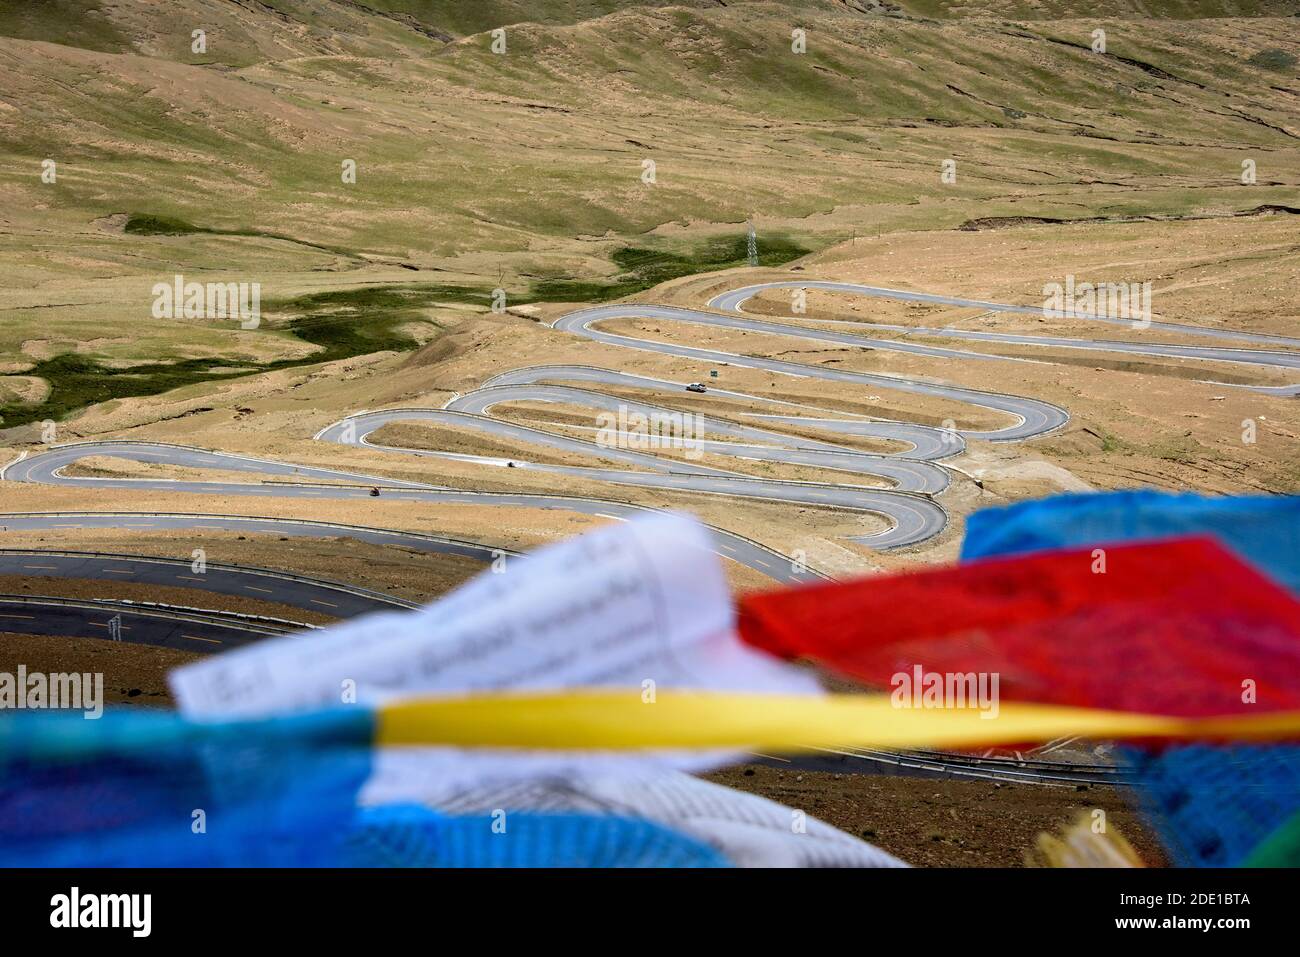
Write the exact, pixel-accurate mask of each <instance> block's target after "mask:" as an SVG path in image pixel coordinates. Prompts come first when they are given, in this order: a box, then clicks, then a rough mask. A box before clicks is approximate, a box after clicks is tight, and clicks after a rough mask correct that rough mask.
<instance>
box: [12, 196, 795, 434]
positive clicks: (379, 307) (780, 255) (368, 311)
mask: <svg viewBox="0 0 1300 957" xmlns="http://www.w3.org/2000/svg"><path fill="white" fill-rule="evenodd" d="M127 231H128V232H133V233H135V234H137V235H152V236H158V235H163V236H177V235H188V234H193V233H219V234H226V235H232V234H236V233H234V232H233V231H231V230H218V229H207V228H204V227H201V226H196V225H194V224H193V223H190V222H187V221H185V220H182V219H175V218H171V217H166V216H155V215H148V216H145V215H138V216H133V217H131V219H130V221H129V222H128V224H127ZM237 235H250V234H248V233H237ZM256 235H266V234H260V233H259V234H256ZM747 252H748V248H747V240H746V238H745V236H743V235H741V236H732V237H725V238H720V239H713V240H709V241H707V242H704V243H701V244H699V245H697V246H695V247H694V248H690V249H687V250H686V251H684V252H683V251H676V250H673V249H667V248H664V249H658V248H654V247H649V246H624V247H621V248H619V249H617V250H615V251H614V253H613V254H611V256H610V259H611V260H612V261H613V263H614V264H615V265H616V266H618V267H619V268H620V269H621V270H622V272H621V273H620V274H619V276H618V277H617V278H616V279H615V280H613V281H611V282H593V281H590V280H582V279H548V280H542V281H538V282H534V283H533V285H532V287H531V288H530V289H529V291H528V292H527V294H523V295H517V294H516V295H510V296H509V300H510V301H512V302H520V301H534V302H607V301H609V300H611V299H619V298H622V297H623V296H630V295H632V294H633V293H637V292H641V291H643V290H646V289H649V288H651V287H652V286H656V285H658V284H659V283H661V282H666V281H667V280H669V279H677V278H680V277H682V276H689V275H692V274H694V273H699V272H709V271H713V270H718V269H726V268H729V267H733V266H743V265H746V263H747V261H748V257H747ZM808 252H810V250H809V249H808V248H806V247H804V246H802V245H800V244H799V243H797V242H795V241H793V240H791V239H789V238H788V237H783V236H769V237H760V239H759V242H758V261H759V264H760V265H764V266H775V265H780V264H781V263H786V262H789V261H790V260H792V259H797V258H799V257H800V256H803V255H806V254H807V253H808ZM445 303H457V304H465V305H478V306H482V307H484V308H488V307H490V306H491V304H492V290H491V289H489V288H487V287H486V286H467V285H455V284H449V283H412V284H400V285H382V286H363V287H361V288H358V289H338V290H329V291H327V292H315V293H308V294H306V295H303V296H296V297H294V298H291V299H284V300H278V301H274V302H271V301H268V302H266V303H264V312H268V313H272V314H277V315H284V316H287V317H288V318H287V321H286V322H285V323H284V324H283V325H282V326H276V327H268V331H270V332H273V333H275V334H278V335H283V334H285V333H286V332H287V333H288V334H289V335H292V336H293V337H294V338H296V339H299V340H301V341H303V342H309V343H311V344H312V345H315V346H317V347H318V351H316V352H314V353H313V354H311V355H309V356H304V357H302V358H296V359H279V360H276V361H272V362H251V361H247V360H246V359H243V358H240V357H237V356H220V357H216V358H203V359H177V360H174V361H168V362H156V363H149V364H147V365H138V366H132V367H130V368H126V369H114V368H111V367H108V366H106V365H104V364H103V363H102V362H100V361H99V360H97V359H95V358H94V357H91V356H86V355H79V354H76V353H64V354H62V355H58V356H55V357H53V358H51V359H46V360H43V361H41V362H39V363H37V364H36V365H35V366H34V367H33V368H32V369H30V370H29V371H27V372H25V373H24V375H32V376H40V377H41V378H43V379H45V380H46V381H47V382H49V384H50V394H49V395H48V396H47V397H46V399H45V401H44V402H41V403H39V404H36V405H24V404H21V403H9V404H7V405H0V424H3V426H4V427H6V428H10V427H13V426H16V425H24V424H27V423H29V422H41V421H44V420H46V419H52V420H54V421H59V420H61V419H64V418H66V417H67V416H69V415H71V414H72V413H74V412H76V411H78V410H79V409H83V408H85V407H86V406H88V405H94V404H96V403H100V402H108V401H111V400H114V399H124V398H132V397H141V396H150V395H158V394H160V393H162V392H169V391H171V390H173V389H178V388H181V387H183V386H187V385H193V384H195V383H199V382H209V381H214V380H220V379H233V378H239V377H241V376H248V375H256V374H259V373H264V372H273V371H276V370H278V369H289V368H293V367H295V366H305V365H316V364H318V363H322V362H335V361H338V360H340V359H349V358H352V357H353V356H359V355H368V354H370V353H374V352H409V351H412V350H414V349H416V348H418V346H419V343H418V342H416V340H414V339H412V338H411V337H410V336H408V335H406V334H405V333H404V332H402V331H401V327H402V326H403V325H406V324H408V323H411V322H425V323H427V322H430V320H429V318H428V317H427V316H426V315H425V314H424V312H423V310H425V309H427V308H430V307H433V306H436V305H439V304H445ZM232 365H239V366H240V367H241V368H240V369H238V370H232V369H231V368H230V367H231V366H232Z"/></svg>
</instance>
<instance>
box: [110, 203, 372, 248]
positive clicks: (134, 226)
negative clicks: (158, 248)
mask: <svg viewBox="0 0 1300 957" xmlns="http://www.w3.org/2000/svg"><path fill="white" fill-rule="evenodd" d="M122 229H123V231H124V232H127V233H130V234H132V235H135V236H192V235H208V236H251V237H255V238H258V239H278V240H280V241H281V242H286V243H297V244H298V245H299V246H308V247H310V248H312V249H320V250H323V251H325V252H330V253H338V254H339V255H341V256H350V257H353V258H355V257H356V255H357V254H356V253H355V252H353V251H352V250H350V249H343V248H341V247H339V246H325V245H322V244H321V243H311V242H307V240H305V239H297V238H295V237H293V236H286V235H284V234H283V233H271V232H266V231H265V230H261V229H222V228H220V227H217V226H196V225H195V224H194V223H191V222H189V221H188V220H184V219H179V218H177V217H174V216H156V215H153V214H151V213H133V214H131V216H129V217H128V218H127V221H126V225H125V226H123V227H122Z"/></svg>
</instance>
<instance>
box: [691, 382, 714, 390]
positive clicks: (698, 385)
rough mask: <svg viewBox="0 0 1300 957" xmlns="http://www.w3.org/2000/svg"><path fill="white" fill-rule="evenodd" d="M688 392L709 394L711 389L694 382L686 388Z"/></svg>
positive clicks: (701, 383)
mask: <svg viewBox="0 0 1300 957" xmlns="http://www.w3.org/2000/svg"><path fill="white" fill-rule="evenodd" d="M686 391H687V392H708V391H709V387H708V386H707V385H705V384H704V383H703V382H692V383H691V384H690V385H688V386H687V387H686Z"/></svg>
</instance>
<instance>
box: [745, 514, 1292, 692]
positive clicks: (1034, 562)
mask: <svg viewBox="0 0 1300 957" xmlns="http://www.w3.org/2000/svg"><path fill="white" fill-rule="evenodd" d="M740 634H741V636H742V637H743V638H744V640H745V641H746V642H748V643H749V644H751V645H753V646H755V647H757V648H762V649H764V650H766V651H769V652H771V653H773V654H775V655H778V656H780V657H783V658H799V657H806V658H811V659H813V660H815V661H816V662H818V663H819V664H821V665H823V666H824V667H826V668H828V669H830V670H833V671H838V672H840V673H843V674H845V675H848V676H851V677H854V678H857V679H859V680H861V681H863V682H866V683H868V684H871V685H875V686H880V687H884V688H889V687H895V688H898V687H901V684H902V682H903V681H904V679H903V678H900V677H897V676H900V675H907V676H908V679H907V680H912V676H913V675H916V674H918V672H917V671H916V670H915V669H916V667H917V666H920V668H921V672H922V673H925V674H932V675H970V674H972V673H974V674H975V675H981V674H983V675H996V676H997V685H996V686H995V687H997V688H998V693H999V694H1000V695H1001V696H1003V697H1004V698H1005V699H1006V700H1008V701H1036V702H1043V703H1051V704H1064V705H1075V706H1079V707H1091V708H1107V709H1114V710H1122V711H1135V712H1143V713H1147V714H1165V715H1176V716H1183V717H1200V716H1208V715H1218V714H1234V713H1250V712H1252V711H1258V712H1263V711H1278V710H1292V709H1300V602H1297V601H1296V599H1295V598H1293V597H1292V596H1291V594H1290V593H1289V592H1287V591H1286V590H1285V589H1283V588H1281V587H1280V586H1278V585H1276V584H1275V583H1274V582H1273V581H1272V580H1271V579H1269V578H1267V577H1265V576H1264V575H1263V574H1261V573H1260V572H1258V571H1256V570H1255V568H1254V567H1253V566H1251V565H1249V564H1247V563H1246V562H1244V561H1243V560H1241V559H1240V558H1238V557H1237V556H1236V555H1234V554H1233V553H1232V552H1230V551H1228V550H1227V549H1226V548H1224V547H1223V546H1222V545H1220V544H1219V543H1218V542H1217V541H1216V540H1214V539H1211V538H1176V539H1166V540H1160V541H1144V542H1137V543H1132V542H1130V543H1125V544H1117V545H1110V546H1105V547H1098V548H1095V549H1094V548H1082V549H1071V550H1067V551H1055V552H1039V553H1033V554H1028V555H1017V556H1012V557H1005V558H992V559H985V560H980V561H974V562H967V563H965V564H961V565H956V566H951V567H944V568H935V569H926V570H921V571H913V572H907V573H904V574H897V575H883V576H876V577H870V578H861V579H857V580H855V581H850V582H842V583H828V584H818V585H812V586H804V587H798V588H792V589H787V590H783V591H776V592H769V593H765V594H756V595H750V596H747V597H745V598H742V599H741V601H740Z"/></svg>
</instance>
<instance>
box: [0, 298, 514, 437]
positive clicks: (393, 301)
mask: <svg viewBox="0 0 1300 957" xmlns="http://www.w3.org/2000/svg"><path fill="white" fill-rule="evenodd" d="M445 302H462V303H465V302H477V303H482V304H483V305H485V306H486V305H488V304H490V302H491V292H490V291H489V290H486V289H477V288H473V287H469V286H452V285H433V284H430V285H422V286H377V287H369V288H361V289H346V290H339V291H331V292H324V293H312V294H310V295H305V296H299V297H296V298H293V299H287V300H282V301H279V302H275V303H270V304H268V305H269V306H270V311H274V312H282V313H287V314H288V315H290V316H291V318H290V319H289V320H288V323H287V325H286V327H285V328H286V329H287V331H288V332H289V333H290V334H291V335H292V336H294V337H295V338H297V339H300V340H302V341H304V342H310V343H312V344H313V345H315V346H318V347H319V351H317V352H315V353H313V354H311V355H309V356H304V357H302V358H296V359H279V360H276V361H273V362H250V361H247V360H245V359H242V358H238V357H231V356H221V357H216V358H203V359H177V360H173V361H168V362H157V363H149V364H147V365H138V366H132V367H130V368H126V369H114V368H111V367H109V366H106V365H104V364H103V363H101V362H100V361H98V360H97V359H95V358H93V357H91V356H85V355H78V354H76V353H64V354H62V355H58V356H55V357H53V358H51V359H46V360H44V361H42V362H39V363H37V364H36V365H35V366H34V367H33V368H32V369H30V370H29V371H27V372H25V373H24V375H32V376H40V377H41V378H43V379H45V380H46V381H47V382H48V383H49V384H50V394H49V395H48V396H47V397H46V399H45V401H44V402H41V403H40V404H37V405H24V404H20V403H9V404H6V405H0V424H3V426H4V427H5V428H11V427H13V426H16V425H25V424H27V423H29V422H42V421H44V420H46V419H52V420H54V421H59V420H61V419H64V418H66V417H67V416H69V415H71V414H72V413H74V412H76V411H78V410H79V409H83V408H85V407H86V406H88V405H94V404H96V403H99V402H108V401H111V400H113V399H125V398H132V397H137V398H138V397H141V396H149V395H158V394H160V393H163V392H170V391H171V390H173V389H179V388H181V387H183V386H187V385H194V384H195V383H199V382H210V381H214V380H221V379H235V378H240V377H243V376H248V375H256V374H259V373H263V372H273V371H275V370H278V369H289V368H293V367H295V366H305V365H315V364H317V363H321V362H334V361H337V360H339V359H348V358H351V357H353V356H359V355H367V354H369V353H372V352H385V351H394V352H409V351H411V350H413V349H416V348H418V346H419V343H418V342H416V340H414V339H412V338H411V337H410V336H408V335H406V334H405V333H403V332H401V331H399V327H400V326H402V325H404V324H406V323H410V322H424V323H430V320H429V318H428V317H427V316H425V315H424V314H423V313H422V312H420V308H421V307H425V306H430V305H434V304H437V303H445ZM431 324H434V325H436V323H431ZM277 332H278V331H277ZM232 365H239V366H240V367H241V369H239V370H232V369H231V368H230V366H232Z"/></svg>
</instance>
